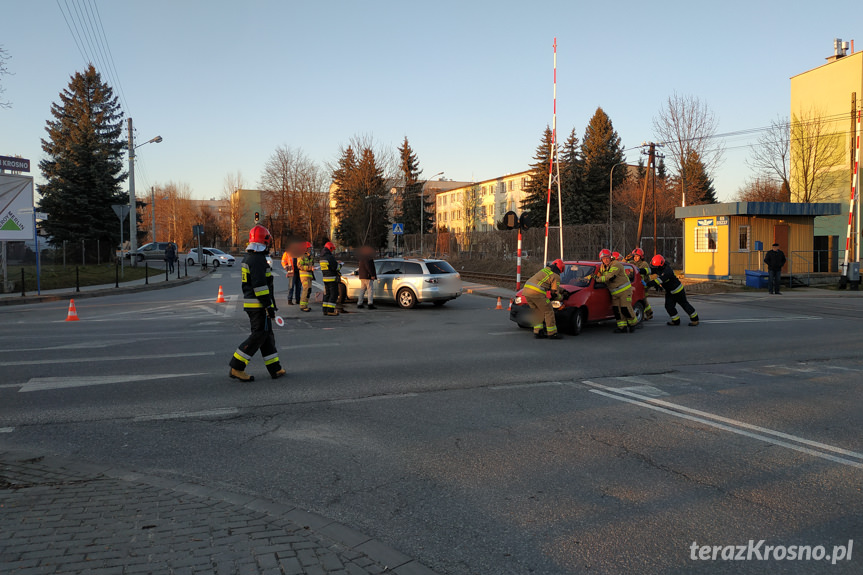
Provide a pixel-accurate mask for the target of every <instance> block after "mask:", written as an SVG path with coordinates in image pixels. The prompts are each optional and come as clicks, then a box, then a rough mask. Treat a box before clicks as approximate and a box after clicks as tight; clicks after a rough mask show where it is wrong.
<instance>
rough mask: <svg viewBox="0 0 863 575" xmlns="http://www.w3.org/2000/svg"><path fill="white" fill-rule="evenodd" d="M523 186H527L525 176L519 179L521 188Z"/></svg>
mask: <svg viewBox="0 0 863 575" xmlns="http://www.w3.org/2000/svg"><path fill="white" fill-rule="evenodd" d="M525 187H527V178H522V179H521V189H522V190H523V189H524V188H525Z"/></svg>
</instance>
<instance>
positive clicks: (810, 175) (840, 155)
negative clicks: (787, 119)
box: [791, 109, 847, 203]
mask: <svg viewBox="0 0 863 575" xmlns="http://www.w3.org/2000/svg"><path fill="white" fill-rule="evenodd" d="M830 124H831V121H830V120H829V119H828V118H826V117H825V116H824V115H823V114H822V113H820V112H819V111H818V110H815V109H812V110H810V111H808V112H803V111H801V112H800V114H799V115H795V116H794V117H793V118H792V119H791V197H792V199H793V201H795V202H802V203H812V202H820V201H824V200H826V199H828V198H829V197H830V196H831V189H832V188H834V187H835V186H836V185H837V184H838V183H840V182H841V181H844V177H847V172H845V171H844V170H839V169H835V168H837V167H840V166H842V165H843V163H844V158H845V146H844V137H845V136H844V135H843V130H842V129H840V128H838V126H837V128H836V131H834V130H833V129H831V126H830Z"/></svg>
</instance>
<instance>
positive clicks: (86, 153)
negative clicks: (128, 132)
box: [38, 64, 129, 246]
mask: <svg viewBox="0 0 863 575" xmlns="http://www.w3.org/2000/svg"><path fill="white" fill-rule="evenodd" d="M51 115H52V116H53V117H54V119H53V120H48V121H47V122H46V126H45V131H46V132H48V138H47V139H43V140H42V150H43V151H44V152H45V155H46V157H45V158H44V159H43V160H42V161H40V162H39V169H40V170H41V171H42V175H43V176H44V177H45V179H46V180H47V182H46V183H45V184H42V185H40V186H39V187H38V189H39V194H40V195H41V196H42V198H41V200H40V201H39V210H40V211H43V212H46V213H48V216H49V217H48V219H47V220H45V221H44V222H43V223H42V225H43V228H44V230H45V231H46V233H47V234H48V236H49V237H50V241H51V242H52V243H54V244H62V242H63V241H64V240H66V241H69V242H70V243H73V245H80V241H81V240H94V239H96V240H99V241H102V242H106V243H108V244H109V245H111V246H114V245H117V244H118V243H119V241H120V229H119V227H120V226H119V222H118V220H117V216H116V214H115V213H114V211H113V210H112V208H111V205H112V204H128V203H129V195H128V193H124V192H122V191H121V189H120V183H121V182H123V181H124V180H125V179H126V176H127V174H126V172H124V171H123V151H124V142H123V141H121V140H120V137H121V136H122V131H123V114H122V111H121V110H120V105H119V103H118V102H117V97H116V96H115V95H114V91H113V89H112V88H111V87H110V86H109V85H108V84H107V83H105V82H103V81H102V78H101V76H100V75H99V73H98V72H97V71H96V69H95V68H94V67H93V65H92V64H91V65H90V66H89V67H88V68H87V69H86V70H85V71H84V72H83V73H81V72H76V73H75V75H74V76H72V79H71V81H70V82H69V87H68V88H66V89H64V90H63V91H62V92H61V93H60V103H54V104H52V105H51ZM126 229H128V224H127V227H126Z"/></svg>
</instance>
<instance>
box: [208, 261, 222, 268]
mask: <svg viewBox="0 0 863 575" xmlns="http://www.w3.org/2000/svg"><path fill="white" fill-rule="evenodd" d="M211 263H212V264H213V267H214V268H217V267H219V266H220V265H222V264H220V263H219V260H213V261H212V262H211Z"/></svg>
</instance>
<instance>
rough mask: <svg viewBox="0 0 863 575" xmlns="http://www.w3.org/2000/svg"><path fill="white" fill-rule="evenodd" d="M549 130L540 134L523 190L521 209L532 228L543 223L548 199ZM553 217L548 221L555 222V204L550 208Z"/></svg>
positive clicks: (546, 129) (550, 137) (546, 128)
mask: <svg viewBox="0 0 863 575" xmlns="http://www.w3.org/2000/svg"><path fill="white" fill-rule="evenodd" d="M551 139H552V133H551V128H550V127H548V126H546V127H545V131H544V132H543V133H542V139H541V140H540V142H539V145H538V146H537V147H536V153H535V154H534V156H533V163H531V164H530V175H529V176H528V179H527V185H526V186H525V188H524V199H523V200H522V202H521V209H522V211H525V212H530V214H531V216H530V221H531V222H533V225H534V226H540V225H542V224H544V222H545V205H546V201H547V198H548V159H549V155H550V154H551ZM552 208H553V212H552V213H553V217H552V218H551V220H550V221H557V202H555V203H554V205H553V206H552Z"/></svg>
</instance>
